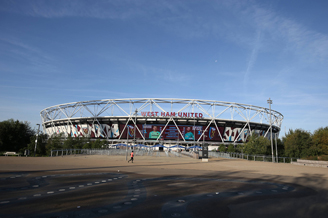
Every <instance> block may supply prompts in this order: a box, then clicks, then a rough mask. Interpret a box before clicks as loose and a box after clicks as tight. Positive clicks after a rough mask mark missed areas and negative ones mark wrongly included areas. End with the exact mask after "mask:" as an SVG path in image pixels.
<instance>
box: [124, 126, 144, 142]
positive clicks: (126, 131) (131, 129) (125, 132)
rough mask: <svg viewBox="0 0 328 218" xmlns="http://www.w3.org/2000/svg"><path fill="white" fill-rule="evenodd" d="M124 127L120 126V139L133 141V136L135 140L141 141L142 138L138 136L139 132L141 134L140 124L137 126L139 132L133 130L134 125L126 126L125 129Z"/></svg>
mask: <svg viewBox="0 0 328 218" xmlns="http://www.w3.org/2000/svg"><path fill="white" fill-rule="evenodd" d="M124 127H125V124H120V132H121V139H127V138H129V139H134V134H135V138H136V139H142V136H141V134H140V132H142V124H137V127H138V129H139V130H140V132H139V131H138V130H137V129H136V128H134V124H128V125H126V127H125V129H124ZM123 129H124V131H123ZM128 133H129V137H128Z"/></svg>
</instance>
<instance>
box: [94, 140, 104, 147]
mask: <svg viewBox="0 0 328 218" xmlns="http://www.w3.org/2000/svg"><path fill="white" fill-rule="evenodd" d="M105 144H106V141H105V140H100V139H97V140H95V141H93V142H91V148H103V147H105V146H104V145H105Z"/></svg>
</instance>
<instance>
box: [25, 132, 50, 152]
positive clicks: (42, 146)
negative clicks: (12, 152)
mask: <svg viewBox="0 0 328 218" xmlns="http://www.w3.org/2000/svg"><path fill="white" fill-rule="evenodd" d="M35 140H36V135H33V136H31V138H30V143H29V144H28V145H27V147H26V148H23V149H21V153H22V154H23V153H24V150H25V149H28V150H30V155H34V150H35ZM46 145H47V135H46V134H43V133H41V134H39V135H38V142H37V145H36V156H43V155H46V154H47V151H46Z"/></svg>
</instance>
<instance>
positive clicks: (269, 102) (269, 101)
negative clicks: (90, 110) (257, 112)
mask: <svg viewBox="0 0 328 218" xmlns="http://www.w3.org/2000/svg"><path fill="white" fill-rule="evenodd" d="M267 102H268V104H269V108H270V134H271V137H270V139H271V152H272V163H274V157H273V141H272V122H271V104H272V100H271V99H270V98H269V100H267Z"/></svg>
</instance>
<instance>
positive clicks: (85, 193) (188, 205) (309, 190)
mask: <svg viewBox="0 0 328 218" xmlns="http://www.w3.org/2000/svg"><path fill="white" fill-rule="evenodd" d="M0 193H1V195H0V217H49V218H50V217H117V218H121V217H135V218H137V217H162V218H168V217H252V218H254V217H268V218H270V217H288V218H290V217H327V214H328V169H325V168H315V167H305V166H296V165H292V164H283V163H279V164H274V163H268V162H253V161H247V160H239V159H223V158H212V159H209V162H202V161H201V160H197V159H192V158H190V157H166V156H136V157H135V160H134V163H127V161H126V159H125V156H107V155H76V156H74V155H71V156H64V157H61V156H60V157H37V158H34V157H0Z"/></svg>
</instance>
